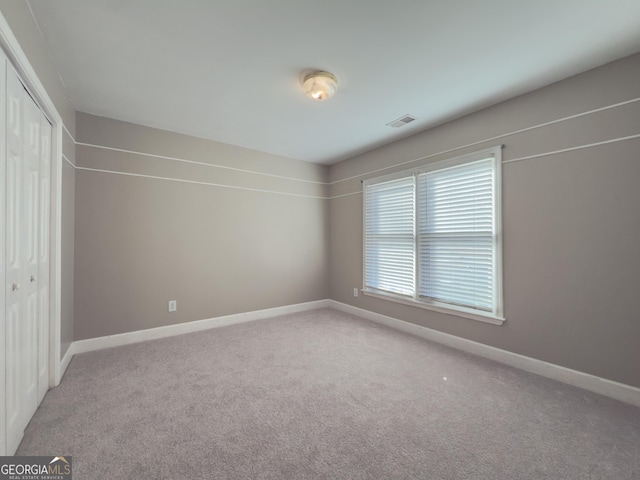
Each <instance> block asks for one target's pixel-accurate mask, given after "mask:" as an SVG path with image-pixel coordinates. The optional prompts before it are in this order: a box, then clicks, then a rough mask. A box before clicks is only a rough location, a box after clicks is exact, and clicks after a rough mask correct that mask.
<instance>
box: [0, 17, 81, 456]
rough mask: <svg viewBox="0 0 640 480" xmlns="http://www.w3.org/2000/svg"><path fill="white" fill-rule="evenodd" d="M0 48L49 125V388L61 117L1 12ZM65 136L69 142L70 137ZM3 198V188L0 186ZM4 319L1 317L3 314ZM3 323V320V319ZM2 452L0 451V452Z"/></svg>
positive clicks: (58, 250)
mask: <svg viewBox="0 0 640 480" xmlns="http://www.w3.org/2000/svg"><path fill="white" fill-rule="evenodd" d="M0 47H2V49H3V50H4V53H5V55H6V56H7V58H8V59H9V62H11V64H12V65H13V67H14V68H15V70H16V71H17V73H18V75H19V76H20V79H21V80H22V82H23V83H24V85H25V87H26V88H27V90H28V91H29V93H30V94H31V96H32V97H33V98H34V100H35V101H36V103H38V105H39V106H40V108H41V109H42V112H43V113H44V114H45V116H46V117H47V118H48V119H49V121H50V122H51V203H50V209H51V210H50V230H49V254H50V255H49V259H50V267H49V387H50V388H51V387H55V386H57V385H58V384H59V383H60V380H61V378H62V374H63V373H64V372H62V371H61V368H60V367H61V358H60V357H61V352H60V349H61V336H60V335H61V313H62V309H61V308H62V307H61V300H62V296H61V290H62V288H61V287H62V276H61V270H62V268H61V267H62V228H61V227H62V162H63V157H62V145H63V135H64V132H63V130H66V127H65V126H64V123H63V121H62V117H61V116H60V113H59V112H58V110H57V108H56V106H55V104H54V103H53V101H52V100H51V98H50V97H49V94H48V93H47V91H46V89H45V88H44V85H43V84H42V82H41V81H40V79H39V78H38V76H37V74H36V71H35V70H34V68H33V66H32V65H31V62H29V59H28V57H27V55H26V53H25V52H24V50H23V49H22V47H21V46H20V43H19V42H18V39H17V38H16V36H15V35H14V33H13V31H12V30H11V28H10V26H9V24H8V22H7V21H6V19H5V17H4V15H3V14H2V12H0ZM69 136H70V137H71V138H72V139H73V137H72V136H71V134H70V133H69ZM0 190H1V191H2V193H1V194H2V195H4V186H0ZM3 318H4V315H3ZM3 321H4V320H3ZM0 349H1V351H2V354H3V355H4V345H2V346H0ZM0 453H2V452H0Z"/></svg>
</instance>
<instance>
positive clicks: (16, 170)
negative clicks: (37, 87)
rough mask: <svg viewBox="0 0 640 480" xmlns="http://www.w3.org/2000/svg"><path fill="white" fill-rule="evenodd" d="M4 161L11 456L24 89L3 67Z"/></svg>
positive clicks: (19, 378)
mask: <svg viewBox="0 0 640 480" xmlns="http://www.w3.org/2000/svg"><path fill="white" fill-rule="evenodd" d="M6 78H7V130H6V134H7V158H6V162H7V165H6V173H7V176H6V183H5V185H6V187H5V188H6V218H5V226H6V231H5V242H6V243H5V272H6V273H5V275H6V277H5V278H6V282H5V292H6V295H5V302H6V307H5V308H6V310H5V312H6V315H5V323H6V326H5V329H6V331H5V340H6V341H5V359H6V360H5V361H6V366H5V375H6V377H5V386H6V394H5V395H6V429H7V431H6V434H7V453H8V454H12V453H13V452H14V451H15V449H16V448H17V446H18V444H19V443H20V439H21V438H22V432H23V430H24V424H23V423H24V414H23V408H24V407H23V403H22V398H23V397H24V392H25V386H24V380H23V378H24V372H23V371H22V360H21V356H22V343H23V338H24V330H23V329H24V324H23V322H22V318H23V317H24V312H23V310H24V303H25V302H24V293H23V292H24V289H23V288H21V282H22V278H23V270H24V268H23V254H22V251H21V250H22V249H21V237H22V227H21V222H20V220H21V218H22V188H23V182H22V164H23V155H22V136H23V123H24V122H23V106H22V105H23V101H24V89H23V88H22V84H21V83H20V80H18V78H17V77H16V75H15V74H14V73H13V71H11V70H10V69H9V68H7V77H6Z"/></svg>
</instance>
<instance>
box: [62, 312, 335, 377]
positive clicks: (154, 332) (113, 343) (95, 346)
mask: <svg viewBox="0 0 640 480" xmlns="http://www.w3.org/2000/svg"><path fill="white" fill-rule="evenodd" d="M328 306H329V300H317V301H315V302H307V303H298V304H295V305H286V306H284V307H275V308H268V309H265V310H255V311H253V312H245V313H236V314H234V315H225V316H222V317H216V318H207V319H205V320H196V321H193V322H186V323H178V324H175V325H167V326H164V327H157V328H149V329H147V330H137V331H135V332H127V333H120V334H117V335H108V336H106V337H98V338H89V339H87V340H77V341H75V342H73V343H72V345H71V347H70V348H69V351H70V352H71V355H74V354H76V353H85V352H91V351H93V350H101V349H103V348H111V347H119V346H122V345H130V344H132V343H139V342H146V341H147V340H155V339H158V338H165V337H172V336H174V335H182V334H184V333H192V332H200V331H202V330H209V329H211V328H217V327H225V326H227V325H235V324H237V323H245V322H252V321H254V320H261V319H264V318H271V317H276V316H278V315H286V314H289V313H298V312H304V311H307V310H314V309H317V308H323V307H328ZM68 354H69V352H67V355H68ZM67 355H65V358H66V356H67ZM70 360H71V358H69V361H70ZM63 361H64V359H63ZM67 364H68V363H67ZM63 370H64V369H63Z"/></svg>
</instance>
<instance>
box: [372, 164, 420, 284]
mask: <svg viewBox="0 0 640 480" xmlns="http://www.w3.org/2000/svg"><path fill="white" fill-rule="evenodd" d="M365 197H366V202H365V204H366V215H365V271H366V280H365V283H366V286H367V287H369V288H373V289H376V290H381V291H386V292H391V293H396V294H399V295H410V296H413V295H414V291H415V252H414V250H415V179H414V177H412V176H410V177H405V178H401V179H398V180H393V181H390V182H384V183H377V184H375V185H370V186H368V187H367V188H366V189H365Z"/></svg>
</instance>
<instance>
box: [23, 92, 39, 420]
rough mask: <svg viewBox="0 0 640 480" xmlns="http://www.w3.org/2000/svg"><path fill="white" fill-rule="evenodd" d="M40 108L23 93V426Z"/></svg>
mask: <svg viewBox="0 0 640 480" xmlns="http://www.w3.org/2000/svg"><path fill="white" fill-rule="evenodd" d="M40 115H42V113H41V112H40V109H39V108H38V105H36V103H35V102H34V101H33V99H32V98H31V97H29V96H28V94H27V93H26V91H25V100H24V120H25V129H24V133H25V134H26V135H25V139H24V140H26V141H25V142H24V149H23V154H24V161H23V177H22V179H23V192H22V198H23V202H22V239H21V243H22V247H23V248H22V253H23V260H24V263H23V265H24V269H25V271H24V277H23V284H24V287H23V288H24V296H25V310H24V314H25V315H24V318H23V324H24V327H25V328H24V330H23V332H22V333H23V345H24V352H23V353H24V355H23V362H24V364H23V367H24V368H23V369H22V374H23V375H24V380H25V394H24V395H25V396H24V402H25V405H24V415H25V417H26V421H25V426H26V424H27V423H29V420H30V419H31V417H32V416H33V414H34V413H35V412H36V409H37V408H38V336H39V332H38V325H39V321H38V310H39V303H40V302H39V298H38V297H39V288H38V280H39V279H38V277H39V272H38V260H39V257H40V255H39V248H38V243H39V242H38V240H39V238H40V235H39V233H40V232H39V226H40V201H39V197H40V195H39V193H40Z"/></svg>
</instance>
